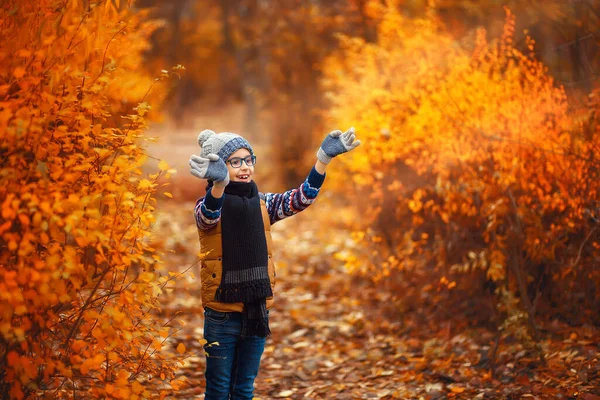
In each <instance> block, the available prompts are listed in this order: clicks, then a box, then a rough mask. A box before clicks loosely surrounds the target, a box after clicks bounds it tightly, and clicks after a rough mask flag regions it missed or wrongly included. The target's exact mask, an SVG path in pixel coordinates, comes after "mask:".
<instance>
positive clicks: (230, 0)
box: [219, 0, 259, 138]
mask: <svg viewBox="0 0 600 400" xmlns="http://www.w3.org/2000/svg"><path fill="white" fill-rule="evenodd" d="M219 4H220V6H221V11H222V18H223V19H222V26H223V27H222V32H223V39H224V40H223V51H224V52H225V53H226V54H229V56H230V57H232V59H233V60H235V65H236V68H237V70H238V74H239V92H241V95H242V98H243V100H244V103H245V105H246V114H245V121H244V126H245V129H244V133H247V134H248V135H249V137H251V138H255V137H256V136H257V127H258V119H257V115H258V107H257V100H256V93H257V90H258V89H259V87H258V81H259V80H258V79H257V68H256V64H257V57H256V55H257V53H258V52H257V50H256V41H255V40H254V39H255V32H254V27H255V26H256V24H257V23H258V22H257V20H256V19H257V17H256V16H257V7H258V6H257V4H256V1H255V0H248V1H244V0H222V1H220V2H219ZM232 17H235V19H236V20H237V21H239V24H237V26H236V28H237V29H238V30H239V36H240V40H239V43H236V41H234V28H233V27H232V24H231V19H232ZM230 72H231V71H230V69H229V67H227V66H224V67H223V68H222V69H221V79H222V80H223V83H224V87H225V88H228V89H231V90H233V87H232V85H231V83H228V82H227V80H230V79H231V78H230V77H231V75H232V74H231V73H230Z"/></svg>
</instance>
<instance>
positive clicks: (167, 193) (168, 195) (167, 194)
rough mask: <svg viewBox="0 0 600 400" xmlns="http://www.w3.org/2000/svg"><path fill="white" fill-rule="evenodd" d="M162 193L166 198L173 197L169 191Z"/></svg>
mask: <svg viewBox="0 0 600 400" xmlns="http://www.w3.org/2000/svg"><path fill="white" fill-rule="evenodd" d="M163 194H164V195H165V196H167V197H168V198H170V199H172V198H173V195H172V194H171V193H169V192H164V193H163Z"/></svg>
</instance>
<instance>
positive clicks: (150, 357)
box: [0, 0, 178, 399]
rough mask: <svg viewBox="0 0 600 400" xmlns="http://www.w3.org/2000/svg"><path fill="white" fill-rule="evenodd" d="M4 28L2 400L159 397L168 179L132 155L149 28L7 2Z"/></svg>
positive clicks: (69, 7)
mask: <svg viewBox="0 0 600 400" xmlns="http://www.w3.org/2000/svg"><path fill="white" fill-rule="evenodd" d="M0 21H1V22H0V30H1V34H2V37H3V39H4V40H3V45H2V49H1V50H0V165H1V169H0V204H1V214H0V396H1V397H2V398H15V399H23V398H52V399H56V398H121V399H124V398H127V399H137V398H149V397H151V395H153V394H156V396H158V393H159V391H158V390H157V389H158V388H168V387H169V386H171V387H176V386H177V385H178V382H175V381H173V382H171V385H169V380H170V379H172V377H173V371H174V369H175V362H176V360H175V359H174V358H173V357H171V356H168V355H165V354H162V353H159V352H158V350H160V348H161V346H162V345H163V343H164V341H165V340H166V338H167V337H168V336H169V328H167V327H162V326H161V324H162V323H161V322H160V321H157V320H155V319H153V318H150V317H149V315H150V313H151V312H153V311H154V310H155V309H156V308H157V298H158V296H159V295H160V294H161V292H162V289H163V288H164V285H166V284H167V283H168V282H169V280H170V279H171V278H170V277H169V276H167V277H165V276H161V274H160V272H159V269H160V267H161V260H160V257H159V256H158V255H156V252H155V249H152V248H151V247H150V244H151V236H150V227H151V225H152V224H153V222H154V216H153V213H152V211H153V208H154V204H155V199H154V198H153V194H154V192H155V190H156V186H157V184H156V183H155V181H156V179H157V178H158V176H159V175H161V174H163V175H165V173H166V174H167V175H168V172H167V170H168V167H167V166H166V165H165V164H164V163H162V164H161V165H160V167H161V170H162V171H161V172H159V173H156V174H154V175H151V176H144V174H143V172H142V165H143V164H144V162H145V160H146V158H147V157H146V155H145V153H144V150H143V147H142V145H141V143H140V140H141V139H142V138H143V132H144V129H145V117H147V115H146V114H147V112H148V111H149V110H150V106H149V104H148V103H147V102H146V100H147V99H148V92H149V89H150V88H151V87H152V85H153V84H154V82H155V81H156V80H154V79H152V78H151V77H149V76H146V75H145V74H144V73H143V72H142V71H143V70H142V69H141V63H142V57H141V54H142V52H143V51H144V49H145V48H146V47H147V46H148V38H149V35H150V34H151V32H152V31H153V30H154V28H155V24H154V23H150V22H144V15H143V14H132V13H131V12H130V11H129V10H128V9H127V8H126V7H123V8H122V7H120V4H119V1H118V0H117V1H116V2H113V1H92V2H87V1H86V2H84V1H77V0H74V1H56V0H38V1H31V0H28V1H14V0H12V1H7V2H4V3H3V4H2V7H1V9H0ZM167 75H168V73H167V72H163V74H162V76H167ZM155 99H157V101H158V99H159V96H158V97H155ZM136 104H137V107H135V108H134V106H135V105H136ZM125 112H128V113H130V114H128V115H123V116H122V117H121V115H122V114H123V113H125Z"/></svg>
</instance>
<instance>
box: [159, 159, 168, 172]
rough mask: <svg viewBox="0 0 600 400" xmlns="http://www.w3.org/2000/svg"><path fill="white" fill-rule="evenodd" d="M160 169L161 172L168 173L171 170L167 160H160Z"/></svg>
mask: <svg viewBox="0 0 600 400" xmlns="http://www.w3.org/2000/svg"><path fill="white" fill-rule="evenodd" d="M158 169H160V170H161V171H167V170H168V169H169V164H167V162H166V161H165V160H160V162H159V163H158Z"/></svg>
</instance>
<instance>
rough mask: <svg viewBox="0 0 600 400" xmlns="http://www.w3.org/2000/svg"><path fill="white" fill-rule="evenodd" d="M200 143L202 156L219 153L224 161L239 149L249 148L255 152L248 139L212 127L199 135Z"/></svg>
mask: <svg viewBox="0 0 600 400" xmlns="http://www.w3.org/2000/svg"><path fill="white" fill-rule="evenodd" d="M198 144H199V145H200V148H201V150H200V156H201V157H206V156H207V155H209V154H211V153H212V154H216V155H218V156H219V157H220V158H221V159H222V160H223V161H227V159H228V158H229V156H230V155H231V154H232V153H235V152H236V150H239V149H247V150H248V151H249V152H250V154H254V152H253V151H252V146H250V143H248V141H247V140H246V139H244V138H243V137H241V136H240V135H236V134H235V133H230V132H221V133H218V134H217V133H215V132H213V131H211V130H210V129H205V130H203V131H202V132H200V134H199V135H198Z"/></svg>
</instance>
